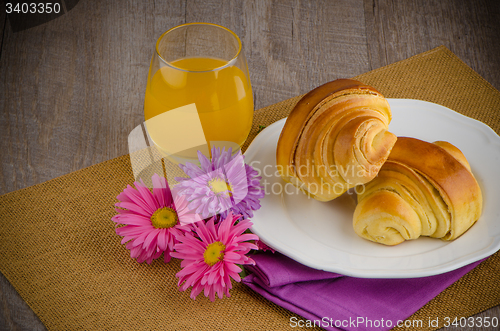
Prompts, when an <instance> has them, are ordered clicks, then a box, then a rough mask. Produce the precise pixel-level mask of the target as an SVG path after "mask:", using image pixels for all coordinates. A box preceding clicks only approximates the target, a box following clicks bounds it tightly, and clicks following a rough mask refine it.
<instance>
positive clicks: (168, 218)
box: [151, 207, 179, 229]
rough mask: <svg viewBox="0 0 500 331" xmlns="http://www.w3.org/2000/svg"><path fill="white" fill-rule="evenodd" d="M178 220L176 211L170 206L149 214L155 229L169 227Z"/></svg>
mask: <svg viewBox="0 0 500 331" xmlns="http://www.w3.org/2000/svg"><path fill="white" fill-rule="evenodd" d="M178 222H179V218H178V217H177V213H176V211H175V210H173V209H172V208H168V207H163V208H160V209H158V210H157V211H155V212H154V213H153V215H151V224H153V226H154V227H155V228H157V229H166V228H171V227H173V226H174V225H176V224H177V223H178Z"/></svg>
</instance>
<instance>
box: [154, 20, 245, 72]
mask: <svg viewBox="0 0 500 331" xmlns="http://www.w3.org/2000/svg"><path fill="white" fill-rule="evenodd" d="M192 25H210V26H213V27H216V28H220V29H223V30H225V31H227V32H229V33H230V34H231V35H232V36H233V37H234V38H235V39H236V41H237V42H238V50H237V51H236V55H234V56H233V58H231V60H229V61H227V63H226V64H224V65H223V66H220V67H216V68H213V69H210V70H186V69H182V68H179V67H176V66H175V65H173V64H172V63H170V62H169V61H167V60H165V59H164V58H163V57H162V56H161V54H160V51H159V49H158V48H159V45H160V42H161V40H162V39H163V38H164V37H165V36H166V35H167V34H168V33H169V32H172V31H174V30H177V29H180V28H184V27H187V26H192ZM241 49H242V44H241V40H240V37H238V35H237V34H236V33H234V32H233V31H231V30H230V29H228V28H226V27H224V26H222V25H219V24H214V23H205V22H194V23H184V24H181V25H177V26H174V27H173V28H170V29H168V30H167V31H165V32H163V33H162V35H161V36H160V37H159V38H158V40H157V41H156V47H155V51H156V55H157V56H158V58H160V60H161V61H163V62H164V63H165V64H166V65H167V66H169V67H171V68H173V69H176V70H180V71H184V72H193V73H196V72H212V71H219V70H221V69H224V68H227V67H230V66H232V65H233V64H234V63H235V62H236V60H237V59H238V57H239V56H240V53H241Z"/></svg>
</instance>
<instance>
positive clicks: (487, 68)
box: [364, 0, 500, 89]
mask: <svg viewBox="0 0 500 331" xmlns="http://www.w3.org/2000/svg"><path fill="white" fill-rule="evenodd" d="M364 9H365V19H366V35H367V43H368V52H369V61H370V69H376V68H379V67H381V66H384V65H387V64H390V63H393V62H396V61H400V60H404V59H406V58H408V57H410V56H413V55H416V54H419V53H421V52H424V51H427V50H429V49H432V48H434V47H437V46H440V45H445V46H446V47H448V48H449V49H450V50H451V51H452V52H453V53H455V54H456V55H457V56H458V57H459V58H460V59H462V60H463V61H464V62H465V63H466V64H467V65H469V66H470V67H471V68H472V69H474V70H475V71H476V72H478V73H479V74H480V75H481V76H482V77H483V78H485V79H486V80H487V81H488V82H489V83H491V84H492V85H493V86H494V87H496V88H497V89H500V75H499V72H500V55H499V54H500V42H499V41H498V38H499V34H498V31H499V30H500V2H499V1H488V0H478V1H476V0H465V1H436V0H411V1H394V0H387V1H381V0H365V1H364Z"/></svg>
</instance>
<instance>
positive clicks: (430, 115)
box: [245, 99, 500, 278]
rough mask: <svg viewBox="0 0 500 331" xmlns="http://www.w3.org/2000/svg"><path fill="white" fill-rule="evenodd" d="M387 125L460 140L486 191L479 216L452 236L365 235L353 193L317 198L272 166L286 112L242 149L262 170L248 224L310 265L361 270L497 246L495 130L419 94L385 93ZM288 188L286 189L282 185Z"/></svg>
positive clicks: (384, 274) (426, 271)
mask: <svg viewBox="0 0 500 331" xmlns="http://www.w3.org/2000/svg"><path fill="white" fill-rule="evenodd" d="M389 103H390V106H391V110H392V114H393V120H392V122H391V124H390V125H389V130H390V131H391V132H393V133H394V134H396V135H398V136H409V137H415V138H419V139H422V140H425V141H429V142H433V141H436V140H445V141H448V142H450V143H452V144H454V145H455V146H457V147H458V148H459V149H460V150H461V151H462V152H463V153H464V154H465V157H466V158H467V160H468V161H469V163H470V165H471V168H472V171H473V173H474V175H475V177H476V179H477V181H478V182H479V185H480V186H481V189H482V193H483V213H482V216H481V218H480V219H479V220H478V222H477V223H476V224H475V225H474V226H473V227H472V228H471V229H469V230H468V231H467V232H466V233H465V234H464V235H462V236H461V237H459V238H458V239H456V240H455V241H452V242H445V241H442V240H440V239H433V238H428V237H420V238H419V239H417V240H412V241H406V242H403V243H402V244H400V245H397V246H392V247H390V246H384V245H381V244H377V243H373V242H370V241H367V240H364V239H362V238H360V237H358V236H357V235H356V233H355V232H354V230H353V228H352V215H353V212H354V207H355V200H354V198H353V195H349V194H347V193H346V194H344V195H343V196H341V197H340V198H337V199H335V200H333V201H330V202H319V201H316V200H314V199H310V198H308V197H307V196H306V195H305V194H303V193H301V192H297V191H296V189H295V188H294V187H293V186H291V184H288V185H285V183H284V182H283V181H282V179H281V178H280V177H279V175H278V174H277V173H276V156H275V155H276V144H277V142H278V138H279V135H280V133H281V129H282V128H283V125H284V124H285V119H283V120H280V121H278V122H276V123H274V124H272V125H270V126H269V127H267V128H266V129H265V130H263V131H262V132H261V133H260V134H259V135H258V136H257V137H256V138H255V139H254V141H253V142H252V144H251V145H250V147H249V148H248V149H247V151H246V153H245V161H246V162H247V163H249V164H251V165H252V166H254V167H255V168H256V169H257V170H259V171H261V176H262V183H263V184H264V185H265V188H266V196H265V197H264V198H263V199H262V200H261V204H262V208H261V209H259V210H258V211H257V212H256V213H255V216H254V217H253V218H252V221H253V224H254V225H253V227H252V231H253V232H254V233H256V234H257V235H258V236H259V237H260V238H261V239H262V240H263V241H264V242H266V243H267V244H268V245H269V246H271V247H273V248H274V249H276V250H278V251H279V252H281V253H283V254H285V255H287V256H289V257H290V258H292V259H294V260H296V261H298V262H300V263H302V264H304V265H307V266H310V267H312V268H316V269H321V270H326V271H331V272H337V273H340V274H344V275H348V276H354V277H363V278H413V277H424V276H430V275H436V274H440V273H444V272H447V271H451V270H454V269H457V268H459V267H462V266H464V265H467V264H469V263H472V262H474V261H477V260H480V259H482V258H484V257H487V256H489V255H491V254H493V253H495V252H496V251H497V250H498V249H500V203H499V202H500V173H499V171H500V137H499V136H498V135H497V134H496V133H495V132H494V131H493V130H492V129H491V128H490V127H488V126H486V125H485V124H484V123H481V122H479V121H476V120H474V119H471V118H468V117H465V116H463V115H461V114H458V113H456V112H454V111H452V110H451V109H449V108H446V107H443V106H440V105H437V104H434V103H430V102H425V101H420V100H409V99H389ZM285 190H286V191H287V193H285Z"/></svg>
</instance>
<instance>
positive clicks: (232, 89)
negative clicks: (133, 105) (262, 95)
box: [144, 23, 254, 163]
mask: <svg viewBox="0 0 500 331" xmlns="http://www.w3.org/2000/svg"><path fill="white" fill-rule="evenodd" d="M253 110H254V104H253V95H252V87H251V84H250V78H249V74H248V65H247V61H246V58H245V55H244V53H243V50H242V44H241V41H240V39H239V37H238V36H237V35H236V34H235V33H234V32H232V31H231V30H229V29H227V28H225V27H222V26H220V25H216V24H210V23H189V24H183V25H180V26H177V27H174V28H172V29H170V30H168V31H167V32H165V33H164V34H162V35H161V36H160V38H159V39H158V41H157V43H156V50H155V53H154V55H153V58H152V60H151V65H150V68H149V75H148V82H147V87H146V97H145V101H144V117H145V120H146V130H147V132H148V134H149V137H150V140H151V141H152V142H153V143H154V145H155V146H156V148H157V149H158V150H159V151H160V152H161V153H162V154H163V155H164V156H167V157H168V158H169V159H170V160H171V161H174V162H175V163H181V162H182V163H183V162H186V161H190V162H193V161H196V160H197V158H198V157H197V151H201V152H202V153H203V154H205V155H206V156H209V153H210V152H209V151H210V150H211V148H212V147H225V148H226V150H227V149H228V148H232V151H233V153H235V152H236V151H238V150H239V149H240V148H241V146H242V145H243V143H244V142H245V140H246V139H247V137H248V133H249V132H250V128H251V125H252V118H253Z"/></svg>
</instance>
